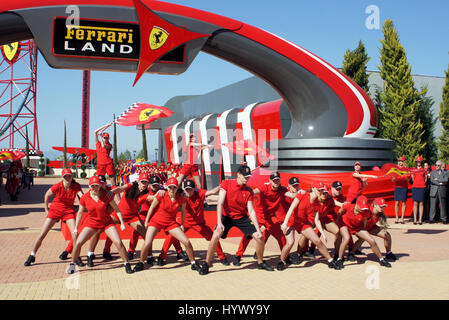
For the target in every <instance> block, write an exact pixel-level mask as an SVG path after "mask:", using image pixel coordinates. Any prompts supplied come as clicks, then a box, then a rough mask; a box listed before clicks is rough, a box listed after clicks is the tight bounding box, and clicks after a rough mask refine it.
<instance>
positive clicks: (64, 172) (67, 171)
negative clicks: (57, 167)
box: [61, 169, 73, 177]
mask: <svg viewBox="0 0 449 320" xmlns="http://www.w3.org/2000/svg"><path fill="white" fill-rule="evenodd" d="M67 174H70V175H71V176H72V175H73V173H72V170H70V169H63V170H62V172H61V177H64V176H65V175H67Z"/></svg>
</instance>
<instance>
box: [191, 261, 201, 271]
mask: <svg viewBox="0 0 449 320" xmlns="http://www.w3.org/2000/svg"><path fill="white" fill-rule="evenodd" d="M190 268H191V269H192V270H193V271H200V269H201V267H200V265H199V263H198V261H195V262H194V263H191V264H190Z"/></svg>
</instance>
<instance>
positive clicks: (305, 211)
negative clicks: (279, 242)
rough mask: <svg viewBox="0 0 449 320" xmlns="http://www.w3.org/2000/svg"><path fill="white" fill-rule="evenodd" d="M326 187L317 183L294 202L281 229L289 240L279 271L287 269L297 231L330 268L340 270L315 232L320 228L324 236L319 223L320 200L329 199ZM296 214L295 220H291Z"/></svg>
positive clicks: (282, 254)
mask: <svg viewBox="0 0 449 320" xmlns="http://www.w3.org/2000/svg"><path fill="white" fill-rule="evenodd" d="M325 191H326V187H325V185H324V184H323V183H321V182H316V183H314V184H313V186H312V191H311V192H310V193H306V194H302V193H300V194H298V195H297V196H296V198H295V199H294V200H293V202H292V204H291V206H290V208H289V209H288V212H287V215H286V217H285V220H284V222H283V223H282V225H281V229H282V231H283V232H284V234H285V238H286V240H287V243H286V245H285V246H284V248H283V249H282V252H281V261H279V264H278V267H277V269H278V270H280V271H281V270H284V269H285V268H287V261H286V259H287V256H288V254H289V253H290V250H291V248H292V247H293V244H294V243H295V230H296V231H297V232H298V233H299V234H302V235H303V236H304V237H305V238H306V239H308V240H311V241H312V242H313V244H314V245H315V246H316V248H317V249H318V250H319V251H320V252H321V254H322V255H323V257H324V258H325V259H326V260H327V262H328V266H329V268H334V269H336V270H339V269H340V268H339V267H338V266H337V265H336V264H335V262H334V261H333V259H332V257H331V256H330V254H329V251H328V249H327V247H326V245H325V244H324V243H323V242H322V241H321V240H320V238H319V237H318V235H317V234H316V233H315V231H314V230H313V229H314V228H315V226H316V227H318V230H319V231H320V233H321V234H323V229H322V228H321V225H320V223H319V209H320V204H319V198H325V197H327V195H326V193H325ZM293 213H295V214H294V216H293V219H290V218H291V216H292V215H293Z"/></svg>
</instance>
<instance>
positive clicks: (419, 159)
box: [415, 156, 423, 162]
mask: <svg viewBox="0 0 449 320" xmlns="http://www.w3.org/2000/svg"><path fill="white" fill-rule="evenodd" d="M415 161H421V162H422V161H423V158H422V157H421V156H417V157H416V160H415Z"/></svg>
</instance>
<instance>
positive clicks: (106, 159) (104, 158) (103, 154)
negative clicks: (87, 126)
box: [95, 142, 113, 165]
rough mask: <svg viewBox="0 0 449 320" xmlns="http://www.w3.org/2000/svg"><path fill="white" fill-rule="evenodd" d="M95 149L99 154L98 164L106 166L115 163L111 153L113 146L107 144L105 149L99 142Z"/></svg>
mask: <svg viewBox="0 0 449 320" xmlns="http://www.w3.org/2000/svg"><path fill="white" fill-rule="evenodd" d="M95 149H96V152H97V164H99V165H104V164H110V163H112V162H113V160H112V159H111V157H110V153H111V150H112V144H110V143H109V142H108V143H105V145H104V148H103V147H102V146H101V142H97V144H96V145H95Z"/></svg>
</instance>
